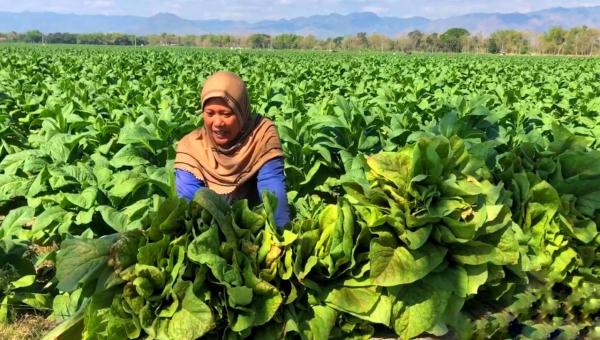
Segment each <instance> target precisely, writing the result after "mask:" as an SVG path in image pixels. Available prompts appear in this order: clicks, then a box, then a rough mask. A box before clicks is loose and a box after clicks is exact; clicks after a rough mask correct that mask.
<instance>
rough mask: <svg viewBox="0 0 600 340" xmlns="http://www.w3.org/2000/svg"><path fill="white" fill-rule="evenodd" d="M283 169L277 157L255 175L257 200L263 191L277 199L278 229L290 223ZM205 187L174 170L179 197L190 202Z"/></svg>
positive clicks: (196, 180) (193, 177) (276, 220)
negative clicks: (269, 192)
mask: <svg viewBox="0 0 600 340" xmlns="http://www.w3.org/2000/svg"><path fill="white" fill-rule="evenodd" d="M283 169H284V164H283V158H282V157H277V158H273V159H271V160H269V161H268V162H266V163H265V164H264V165H263V166H262V167H261V168H260V169H259V170H258V173H257V175H256V189H257V191H258V193H259V195H258V197H259V199H260V200H262V195H260V193H262V192H263V191H265V190H268V191H271V192H272V193H273V194H274V195H275V197H277V209H276V210H275V223H277V227H279V228H283V226H284V225H286V224H287V223H288V222H289V221H290V207H289V204H288V201H287V190H286V186H285V174H284V171H283ZM205 187H206V186H205V185H204V183H203V182H202V181H201V180H200V179H198V178H196V176H194V175H193V174H191V173H189V172H187V171H185V170H181V169H175V189H176V190H177V195H179V197H183V198H185V199H187V200H188V201H191V200H192V198H194V194H196V191H198V190H199V189H202V188H205Z"/></svg>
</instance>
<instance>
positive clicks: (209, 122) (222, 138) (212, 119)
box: [203, 98, 242, 147]
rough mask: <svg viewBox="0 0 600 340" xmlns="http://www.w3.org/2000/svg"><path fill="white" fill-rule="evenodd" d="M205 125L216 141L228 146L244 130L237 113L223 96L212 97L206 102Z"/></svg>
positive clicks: (220, 144) (218, 143)
mask: <svg viewBox="0 0 600 340" xmlns="http://www.w3.org/2000/svg"><path fill="white" fill-rule="evenodd" d="M203 115H204V125H205V126H206V128H207V129H208V131H209V133H211V134H212V138H213V140H214V141H215V143H216V144H217V145H219V146H222V147H227V146H229V145H230V144H231V142H233V141H234V140H235V139H236V137H237V136H238V135H239V134H240V132H241V130H242V124H241V122H239V120H238V117H237V115H236V114H235V113H234V112H233V110H232V109H231V108H230V107H229V105H227V102H225V100H224V99H222V98H211V99H209V100H208V101H207V102H206V103H204V112H203Z"/></svg>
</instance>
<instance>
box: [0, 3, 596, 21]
mask: <svg viewBox="0 0 600 340" xmlns="http://www.w3.org/2000/svg"><path fill="white" fill-rule="evenodd" d="M417 4H418V5H417ZM559 6H560V7H579V6H600V0H589V1H573V0H536V1H517V0H489V1H473V0H421V1H417V0H409V1H405V0H372V1H368V0H275V1H267V0H209V1H193V0H168V1H164V0H57V1H52V0H19V1H14V0H0V11H8V12H22V11H31V12H41V11H50V12H59V13H76V14H107V15H136V16H146V17H147V16H152V15H154V14H157V13H160V12H168V13H173V14H176V15H178V16H180V17H182V18H186V19H197V20H200V19H222V20H245V21H251V22H253V21H259V20H267V19H284V18H285V19H289V18H295V17H299V16H310V15H316V14H330V13H340V14H348V13H353V12H374V13H376V14H378V15H380V16H392V17H412V16H423V17H426V18H429V19H438V18H445V17H449V16H454V15H461V14H467V13H475V12H487V13H489V12H502V13H510V12H522V13H523V12H531V11H535V10H539V9H544V8H550V7H559Z"/></svg>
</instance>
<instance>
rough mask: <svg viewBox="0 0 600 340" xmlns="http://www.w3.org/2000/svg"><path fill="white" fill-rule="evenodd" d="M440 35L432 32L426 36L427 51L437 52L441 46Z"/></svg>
mask: <svg viewBox="0 0 600 340" xmlns="http://www.w3.org/2000/svg"><path fill="white" fill-rule="evenodd" d="M440 43H441V42H440V37H439V35H438V34H437V33H431V34H429V35H428V36H427V38H425V44H426V45H427V51H429V52H431V53H433V52H437V51H438V49H439V48H440Z"/></svg>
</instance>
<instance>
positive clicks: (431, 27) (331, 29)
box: [0, 6, 600, 38]
mask: <svg viewBox="0 0 600 340" xmlns="http://www.w3.org/2000/svg"><path fill="white" fill-rule="evenodd" d="M582 25H587V26H588V27H600V6H595V7H576V8H562V7H557V8H550V9H545V10H541V11H536V12H529V13H473V14H467V15H461V16H454V17H449V18H444V19H436V20H431V19H427V18H423V17H411V18H394V17H382V16H378V15H376V14H373V13H369V12H361V13H352V14H348V15H341V14H329V15H314V16H309V17H298V18H294V19H281V20H264V21H259V22H245V21H227V20H188V19H183V18H181V17H178V16H176V15H174V14H170V13H159V14H157V15H154V16H151V17H138V16H108V15H76V14H59V13H51V12H22V13H12V12H0V32H10V31H17V32H24V31H28V30H33V29H37V30H40V31H42V32H45V33H50V32H70V33H90V32H122V33H129V34H140V35H145V34H160V33H163V32H165V33H174V34H205V33H230V34H248V33H267V34H280V33H296V34H303V35H306V34H314V35H316V36H318V37H321V38H323V37H333V36H340V35H348V34H356V33H358V32H366V33H381V34H385V35H388V36H393V35H396V34H399V33H406V32H410V31H412V30H417V29H418V30H421V31H423V32H443V31H445V30H447V29H448V28H451V27H464V28H466V29H468V30H469V31H471V32H472V33H475V32H480V33H483V34H489V33H491V32H493V31H496V30H498V29H507V28H511V29H518V30H526V31H535V32H543V31H546V30H548V29H549V28H550V27H552V26H562V27H566V28H569V27H574V26H582Z"/></svg>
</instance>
